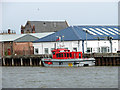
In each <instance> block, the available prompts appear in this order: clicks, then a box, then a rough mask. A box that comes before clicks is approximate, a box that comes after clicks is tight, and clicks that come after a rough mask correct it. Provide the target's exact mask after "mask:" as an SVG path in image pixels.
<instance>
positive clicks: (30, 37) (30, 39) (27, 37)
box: [14, 34, 38, 42]
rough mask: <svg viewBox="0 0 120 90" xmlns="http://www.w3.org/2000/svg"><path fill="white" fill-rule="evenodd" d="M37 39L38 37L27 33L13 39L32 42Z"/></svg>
mask: <svg viewBox="0 0 120 90" xmlns="http://www.w3.org/2000/svg"><path fill="white" fill-rule="evenodd" d="M37 39H38V38H37V37H35V36H32V35H30V34H27V35H24V36H23V37H20V38H17V39H16V40H14V42H32V41H35V40H37Z"/></svg>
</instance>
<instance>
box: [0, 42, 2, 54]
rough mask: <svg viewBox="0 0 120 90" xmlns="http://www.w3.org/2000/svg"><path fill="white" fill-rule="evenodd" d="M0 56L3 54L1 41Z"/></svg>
mask: <svg viewBox="0 0 120 90" xmlns="http://www.w3.org/2000/svg"><path fill="white" fill-rule="evenodd" d="M0 56H2V42H0Z"/></svg>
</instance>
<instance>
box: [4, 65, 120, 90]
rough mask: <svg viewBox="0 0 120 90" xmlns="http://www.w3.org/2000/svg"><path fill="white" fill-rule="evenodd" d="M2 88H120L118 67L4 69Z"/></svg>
mask: <svg viewBox="0 0 120 90" xmlns="http://www.w3.org/2000/svg"><path fill="white" fill-rule="evenodd" d="M2 88H118V67H110V66H109V67H104V66H102V67H95V66H94V67H76V68H74V67H64V68H48V67H2Z"/></svg>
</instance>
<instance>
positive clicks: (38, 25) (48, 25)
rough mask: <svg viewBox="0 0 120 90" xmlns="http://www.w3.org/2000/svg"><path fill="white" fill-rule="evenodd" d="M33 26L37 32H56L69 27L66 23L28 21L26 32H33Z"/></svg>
mask: <svg viewBox="0 0 120 90" xmlns="http://www.w3.org/2000/svg"><path fill="white" fill-rule="evenodd" d="M33 25H34V26H35V32H36V33H41V32H56V31H59V30H61V29H65V28H67V27H68V24H67V22H66V21H27V23H26V25H25V29H24V31H27V30H30V31H32V28H31V27H33Z"/></svg>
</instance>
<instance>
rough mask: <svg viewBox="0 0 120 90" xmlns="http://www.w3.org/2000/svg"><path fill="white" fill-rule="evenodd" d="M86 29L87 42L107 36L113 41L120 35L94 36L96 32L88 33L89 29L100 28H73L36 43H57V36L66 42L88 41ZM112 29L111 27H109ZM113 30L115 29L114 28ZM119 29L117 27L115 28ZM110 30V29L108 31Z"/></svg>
mask: <svg viewBox="0 0 120 90" xmlns="http://www.w3.org/2000/svg"><path fill="white" fill-rule="evenodd" d="M84 28H87V29H86V30H87V40H97V37H100V39H101V40H102V39H105V38H106V37H107V36H112V37H113V39H119V36H118V34H117V33H116V34H115V35H113V34H112V33H111V34H110V33H109V35H108V34H107V35H106V34H102V35H101V34H100V33H99V32H98V33H96V32H95V34H94V32H92V31H91V32H90V31H88V28H90V29H91V30H92V29H93V28H98V27H94V26H93V28H92V26H73V27H72V26H71V27H68V28H66V29H63V30H60V31H58V32H55V33H53V34H50V35H48V36H46V37H43V38H41V39H38V40H36V41H34V42H50V41H56V39H57V38H58V37H57V36H61V37H62V36H64V38H63V37H62V40H64V41H73V40H86V30H85V29H84ZM99 28H105V27H103V26H102V27H100V26H99ZM108 28H110V26H109V27H108ZM112 28H113V27H112ZM115 28H117V27H115ZM108 30H110V29H108Z"/></svg>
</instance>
